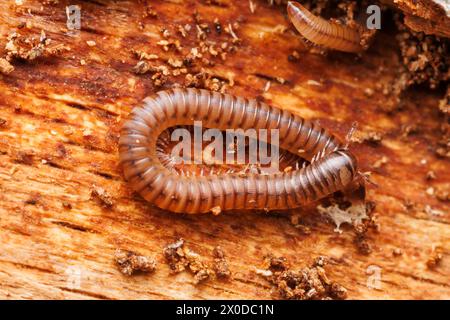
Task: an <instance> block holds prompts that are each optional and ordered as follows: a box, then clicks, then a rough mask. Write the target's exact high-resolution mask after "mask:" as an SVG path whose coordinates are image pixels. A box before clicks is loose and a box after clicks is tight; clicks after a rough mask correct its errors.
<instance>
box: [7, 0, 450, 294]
mask: <svg viewBox="0 0 450 320" xmlns="http://www.w3.org/2000/svg"><path fill="white" fill-rule="evenodd" d="M23 2H24V4H22V5H18V6H16V5H14V1H2V2H1V3H0V10H1V13H0V32H1V36H2V38H1V39H2V40H1V47H2V49H1V50H2V51H0V52H1V56H4V55H5V54H6V51H5V50H4V49H3V48H4V46H5V44H6V43H7V42H8V40H7V39H6V38H7V36H8V35H10V34H11V33H12V32H14V31H15V32H18V33H20V34H21V36H30V35H34V36H35V37H37V38H39V36H40V34H41V30H44V31H45V34H46V37H47V38H49V39H51V41H52V43H50V44H49V46H51V45H52V44H64V45H65V46H67V47H69V48H70V51H64V50H63V51H62V52H61V53H58V54H56V55H52V56H49V57H46V56H43V57H38V58H37V59H35V60H33V61H21V60H20V59H15V60H13V61H12V62H11V63H12V65H13V66H14V71H12V72H11V73H9V74H3V75H0V297H1V298H7V299H14V298H24V299H32V298H34V299H37V298H45V299H72V298H74V299H78V298H112V299H120V298H126V299H135V298H137V299H142V298H147V299H155V298H156V299H160V298H163V299H172V298H195V299H203V298H225V299H228V298H244V299H252V298H261V299H264V298H272V297H276V294H275V295H274V294H273V292H272V288H271V285H270V284H269V283H268V282H267V281H266V280H265V279H264V278H262V277H261V276H260V275H258V274H256V273H255V269H257V268H262V264H263V257H264V256H265V255H266V254H269V253H272V254H274V255H275V256H284V257H286V258H287V259H288V260H289V262H290V263H291V265H292V267H293V268H298V269H299V268H302V267H305V266H308V265H310V264H311V263H312V261H313V260H314V259H315V258H317V257H318V256H327V257H330V258H332V259H333V261H334V262H333V263H331V264H329V265H327V266H326V267H325V269H326V271H327V275H328V277H329V278H330V279H331V280H332V281H336V282H339V283H340V284H341V285H343V286H344V287H345V288H347V290H348V298H350V299H360V298H390V299H406V298H413V299H431V298H437V299H442V298H447V299H448V298H450V281H449V280H450V263H449V261H450V258H449V256H448V254H449V245H450V228H449V223H450V215H449V212H448V202H445V201H442V200H439V199H438V198H437V197H436V192H437V191H439V190H440V191H442V190H444V191H445V190H447V191H448V188H449V183H450V179H449V178H450V176H449V162H448V159H444V158H438V157H437V156H436V154H435V148H436V146H437V142H438V141H439V139H441V131H440V126H441V124H442V123H443V119H442V115H439V113H438V108H437V105H438V103H439V99H440V96H439V93H434V92H430V91H421V90H415V91H412V92H408V93H407V94H405V96H404V97H403V98H402V100H401V102H400V105H399V107H400V108H393V107H392V100H393V99H392V96H390V95H389V94H388V93H389V90H388V89H389V87H390V86H391V85H392V83H393V82H394V81H395V79H396V77H397V74H398V72H397V70H398V69H399V58H398V48H397V46H396V43H395V41H394V36H393V35H392V34H389V33H383V32H382V33H380V34H378V35H377V38H376V41H375V43H374V44H373V46H372V48H371V49H370V50H369V51H368V52H366V53H365V54H363V55H362V57H360V58H358V57H355V56H353V55H348V54H341V53H329V54H328V55H326V56H323V55H318V54H313V53H309V52H308V51H307V50H306V49H305V47H304V46H303V44H302V43H301V42H300V41H299V39H298V38H297V35H296V33H295V31H294V30H293V28H292V27H291V26H290V25H289V23H288V21H287V19H286V17H285V11H284V9H283V8H281V7H273V6H269V5H268V4H267V2H265V1H260V2H258V1H253V2H250V3H251V4H252V5H254V6H249V2H247V1H218V2H216V1H174V0H172V1H155V2H154V3H153V1H152V10H154V12H156V13H157V17H154V16H153V14H150V15H143V8H144V4H143V3H141V2H138V1H136V2H134V1H120V2H115V1H101V2H100V1H89V2H88V1H85V2H81V1H70V3H69V2H66V1H59V2H58V1H46V2H45V1H42V2H38V1H23ZM55 2H57V3H56V4H54V3H55ZM207 2H211V3H213V4H212V5H211V4H208V3H207ZM68 4H78V5H80V6H81V9H82V29H81V31H80V32H79V33H73V34H69V33H68V32H67V29H66V13H65V6H66V5H68ZM195 10H197V11H198V13H199V16H200V17H201V19H203V21H204V22H207V23H208V24H209V25H210V26H214V24H213V21H214V19H215V18H217V19H218V21H220V23H221V25H222V26H223V28H225V26H228V24H233V23H234V22H238V23H239V26H238V28H235V29H234V32H235V35H236V36H237V37H239V39H240V43H239V44H238V45H237V50H236V52H232V53H228V55H227V58H226V60H225V61H223V62H221V61H220V59H216V60H214V61H215V62H216V63H215V65H214V66H208V65H206V64H204V63H203V62H196V65H197V68H198V69H199V67H204V68H205V70H206V71H207V72H209V73H210V74H211V75H212V76H213V77H217V78H218V79H220V81H223V82H226V84H228V86H227V87H226V91H227V92H229V93H233V94H237V95H242V96H247V97H251V98H255V97H259V98H260V99H263V100H265V101H266V102H268V103H271V104H273V105H276V106H279V107H280V108H284V109H288V110H292V111H294V112H296V113H298V114H300V115H302V116H304V117H306V118H310V119H316V120H318V121H320V122H321V124H322V125H324V126H327V127H329V128H331V129H332V130H334V131H336V132H337V133H338V134H340V135H341V136H345V134H346V132H347V131H348V130H349V128H350V127H351V124H352V123H353V122H354V121H357V122H358V124H359V132H358V136H357V138H358V137H359V140H360V141H359V142H354V143H353V144H352V146H351V148H352V150H353V151H354V152H355V154H356V155H357V156H358V159H359V161H360V165H361V167H362V171H370V172H372V174H371V178H370V179H371V180H372V181H373V182H375V183H376V184H377V185H378V186H377V187H373V186H369V188H368V196H367V197H368V199H369V200H370V201H374V202H375V203H376V209H375V214H376V216H377V221H378V223H379V226H380V228H379V231H378V232H377V231H375V230H370V231H369V232H368V234H367V243H368V244H369V245H370V247H371V253H370V254H362V253H361V252H360V251H361V250H358V246H357V245H356V244H355V233H354V231H353V230H352V227H350V226H348V225H347V226H342V227H341V229H342V231H343V232H342V233H337V232H335V231H334V229H335V226H334V225H333V223H332V222H331V221H329V220H328V219H325V217H324V216H322V215H320V214H319V213H318V212H317V211H315V210H310V211H308V212H305V211H301V210H298V211H297V212H290V213H283V214H270V213H269V214H267V213H261V212H245V213H243V212H234V213H225V214H221V215H219V216H213V215H202V216H187V215H175V214H171V213H169V212H163V211H161V210H158V209H156V208H155V207H152V206H151V205H149V204H147V203H145V202H144V201H143V200H142V199H141V198H140V197H139V196H137V195H135V194H133V193H132V192H131V191H130V190H129V188H128V186H127V184H126V182H125V181H124V180H123V178H122V175H121V171H120V168H119V167H118V154H117V138H118V130H119V128H120V123H121V122H122V120H123V118H124V117H126V115H127V114H128V113H129V111H130V110H131V108H132V107H133V106H134V105H136V104H138V103H139V102H140V101H141V100H142V99H143V98H144V97H145V96H146V95H149V94H151V93H152V92H155V91H156V90H159V88H157V87H155V86H154V80H152V79H151V77H152V75H151V73H145V74H136V73H135V72H134V71H133V67H134V66H135V65H136V63H137V62H138V60H137V59H136V57H135V55H134V54H133V53H132V50H133V49H134V50H143V51H145V52H146V53H149V54H152V53H154V54H157V55H159V56H160V60H159V61H158V62H157V63H158V64H163V61H167V60H168V59H169V58H170V57H177V55H179V54H178V53H176V52H175V50H173V48H169V50H168V51H164V50H163V48H161V46H160V45H158V44H157V43H158V41H160V40H162V39H163V35H162V33H161V28H163V27H166V28H168V29H169V30H170V32H171V34H172V35H173V37H174V38H175V34H176V30H177V26H178V25H181V26H184V25H185V24H191V25H192V26H194V22H193V12H194V11H195ZM251 11H254V13H252V12H251ZM196 33H197V31H196V29H195V27H194V28H193V29H192V30H191V31H189V32H188V34H187V36H186V38H183V37H181V36H180V35H179V34H178V35H176V38H177V39H180V44H181V46H182V47H183V49H182V50H183V52H189V50H190V48H191V47H193V46H194V45H193V42H194V41H195V38H196ZM220 37H224V36H223V35H220ZM208 39H210V40H217V39H219V35H218V34H217V31H216V30H214V28H213V27H211V30H210V34H209V35H208ZM93 41H95V42H93ZM294 50H296V51H297V52H298V57H292V56H291V58H290V59H288V56H289V55H292V53H293V51H294ZM184 78H185V75H181V76H178V77H173V76H170V77H169V79H168V81H167V82H166V83H165V84H164V86H163V88H169V87H171V86H172V85H174V84H175V83H180V84H183V83H184ZM229 82H232V83H229ZM383 91H384V92H383ZM374 135H375V136H377V135H378V136H379V137H380V138H381V141H379V142H378V143H377V142H373V140H375V139H374V138H373V137H374ZM371 137H372V138H371ZM427 176H428V178H431V179H427ZM293 214H300V220H301V221H305V222H304V223H305V224H306V226H307V227H308V228H309V229H310V233H309V234H305V232H302V229H301V228H300V229H299V228H296V227H295V226H294V225H293V224H292V222H291V219H290V216H291V215H293ZM178 238H183V239H185V241H186V246H188V247H189V248H190V249H192V250H193V251H195V252H197V253H198V254H199V255H200V257H201V258H202V259H203V260H204V261H205V263H212V261H213V256H212V251H213V249H214V248H215V247H216V246H220V247H221V248H222V249H223V251H224V253H225V255H226V259H227V261H228V264H229V268H230V270H231V272H232V276H231V278H230V279H229V280H219V279H210V280H207V281H205V282H203V283H200V284H195V281H194V278H193V276H192V275H191V274H190V273H188V272H181V273H179V274H177V275H173V274H171V273H170V270H169V267H168V265H167V264H166V262H165V259H164V257H163V248H164V247H165V246H166V245H167V244H169V243H173V242H174V241H176V240H177V239H178ZM117 249H123V250H129V251H133V252H137V253H139V254H142V255H146V256H149V257H155V259H156V260H157V266H156V270H155V271H154V272H153V273H141V274H136V275H133V276H126V275H123V274H122V273H120V272H119V269H118V267H117V265H116V264H115V260H114V256H115V252H116V250H117ZM438 252H441V253H442V259H441V260H440V261H437V264H436V265H435V266H433V265H432V263H430V261H432V260H433V258H436V257H437V254H438ZM435 260H439V259H435ZM375 273H378V274H379V275H380V280H381V282H380V283H377V282H376V279H375V280H374V278H373V276H376V275H377V274H375ZM374 281H375V282H374ZM368 284H369V286H368ZM370 284H372V285H370ZM373 284H375V285H373Z"/></svg>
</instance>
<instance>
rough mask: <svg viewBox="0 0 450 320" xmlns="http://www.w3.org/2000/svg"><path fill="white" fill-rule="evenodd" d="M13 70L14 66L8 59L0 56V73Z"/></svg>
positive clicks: (7, 72)
mask: <svg viewBox="0 0 450 320" xmlns="http://www.w3.org/2000/svg"><path fill="white" fill-rule="evenodd" d="M13 71H14V66H13V65H12V64H11V63H9V61H8V60H6V59H4V58H0V73H3V74H10V73H11V72H13Z"/></svg>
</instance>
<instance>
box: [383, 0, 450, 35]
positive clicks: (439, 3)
mask: <svg viewBox="0 0 450 320" xmlns="http://www.w3.org/2000/svg"><path fill="white" fill-rule="evenodd" d="M382 1H383V2H385V3H388V4H389V5H391V6H395V7H396V8H398V9H399V10H401V11H403V13H404V14H405V20H404V21H405V24H406V25H407V26H408V27H409V28H411V29H412V30H414V31H421V32H425V33H426V34H434V35H437V36H441V37H447V38H449V37H450V3H449V2H448V1H447V0H382Z"/></svg>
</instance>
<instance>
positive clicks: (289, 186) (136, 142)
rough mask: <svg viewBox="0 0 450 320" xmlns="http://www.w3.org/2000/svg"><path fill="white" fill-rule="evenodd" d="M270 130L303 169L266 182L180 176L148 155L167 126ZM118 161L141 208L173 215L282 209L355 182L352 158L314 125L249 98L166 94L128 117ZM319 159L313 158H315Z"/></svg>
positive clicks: (209, 93)
mask: <svg viewBox="0 0 450 320" xmlns="http://www.w3.org/2000/svg"><path fill="white" fill-rule="evenodd" d="M195 120H201V121H203V124H204V126H205V127H210V128H217V129H220V130H225V129H229V128H234V129H237V128H241V129H244V130H245V129H247V128H254V129H278V130H279V140H280V147H281V148H284V149H286V150H288V151H290V152H292V153H297V152H298V150H302V154H301V155H302V157H303V158H305V159H306V160H308V161H312V160H313V161H312V162H311V164H310V165H308V166H306V167H305V168H301V169H298V170H293V171H290V172H283V173H275V174H271V175H259V174H249V175H247V176H242V175H238V174H233V173H231V174H225V175H220V176H217V175H210V176H190V177H186V176H180V175H177V174H176V173H174V172H172V171H171V170H169V169H168V168H166V167H165V166H164V165H162V163H161V162H160V161H159V159H158V157H157V154H156V143H157V139H158V136H159V135H160V134H161V132H163V131H164V130H166V129H167V128H169V127H173V126H175V125H182V126H183V125H192V124H193V123H194V121H195ZM119 153H120V161H121V164H122V166H123V170H124V175H125V178H126V179H127V180H128V181H129V183H130V184H131V187H132V188H133V189H134V190H135V191H137V192H139V193H140V194H141V195H142V197H143V198H145V199H146V200H147V201H149V202H151V203H153V204H155V205H156V206H158V207H160V208H162V209H166V210H170V211H173V212H184V213H192V214H194V213H204V212H208V211H213V212H216V211H217V209H218V208H219V209H220V210H232V209H268V210H274V209H289V208H296V207H299V206H301V205H303V204H305V203H307V202H310V201H314V200H317V199H320V198H323V197H325V196H327V195H330V194H332V193H334V192H336V191H338V190H342V189H344V188H345V187H346V186H347V185H349V184H350V183H351V182H352V181H353V180H354V178H355V177H356V175H357V167H356V159H355V158H354V156H353V155H352V154H351V153H350V152H349V151H347V150H346V149H343V144H341V142H340V141H339V140H338V139H337V138H336V137H335V136H334V135H332V134H330V133H328V132H327V131H326V130H325V129H323V128H321V127H319V126H318V125H317V124H315V123H314V122H311V121H308V120H305V119H303V118H301V117H299V116H297V115H294V114H292V113H290V112H288V111H285V110H281V109H278V108H275V107H271V106H269V105H267V104H265V103H262V102H259V101H257V100H254V99H246V98H240V97H237V96H232V95H229V94H222V93H218V92H212V91H207V90H199V89H191V88H189V89H178V88H177V89H172V90H168V91H160V92H158V93H157V94H156V95H155V96H152V97H148V98H146V99H145V100H144V103H143V105H142V106H140V107H136V108H134V109H133V110H132V112H131V114H130V116H129V119H128V120H127V121H126V122H125V123H124V125H123V128H122V130H121V136H120V140H119ZM318 155H320V156H318Z"/></svg>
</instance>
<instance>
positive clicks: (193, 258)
mask: <svg viewBox="0 0 450 320" xmlns="http://www.w3.org/2000/svg"><path fill="white" fill-rule="evenodd" d="M163 254H164V257H165V259H166V261H167V263H168V264H169V267H170V269H171V271H172V272H173V273H179V272H182V271H184V270H188V271H190V272H191V273H192V274H193V275H194V279H195V283H196V284H198V283H200V282H203V281H205V280H207V279H209V278H210V275H211V270H210V269H209V267H208V266H207V265H206V264H205V263H204V262H203V261H202V259H201V257H200V255H199V254H198V253H196V252H194V251H192V250H190V249H188V248H186V247H185V246H184V240H183V239H181V238H180V239H178V240H177V241H176V242H174V243H172V244H169V245H167V246H166V247H165V248H164V250H163Z"/></svg>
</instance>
